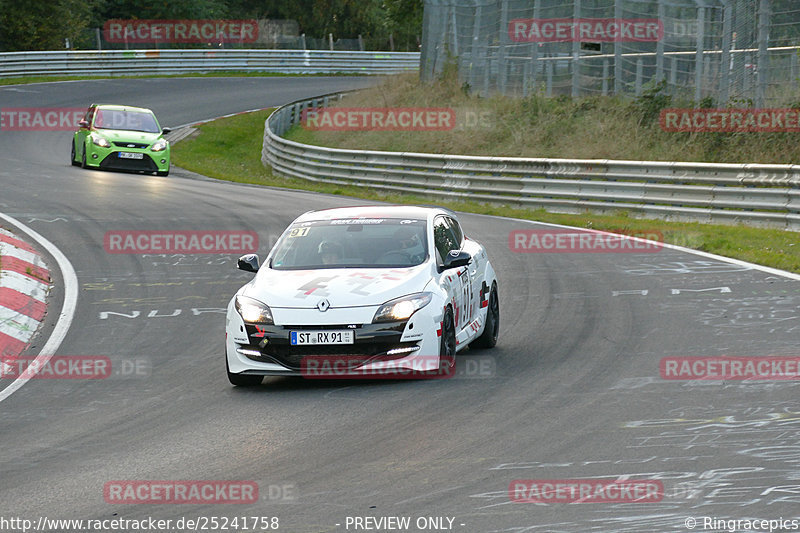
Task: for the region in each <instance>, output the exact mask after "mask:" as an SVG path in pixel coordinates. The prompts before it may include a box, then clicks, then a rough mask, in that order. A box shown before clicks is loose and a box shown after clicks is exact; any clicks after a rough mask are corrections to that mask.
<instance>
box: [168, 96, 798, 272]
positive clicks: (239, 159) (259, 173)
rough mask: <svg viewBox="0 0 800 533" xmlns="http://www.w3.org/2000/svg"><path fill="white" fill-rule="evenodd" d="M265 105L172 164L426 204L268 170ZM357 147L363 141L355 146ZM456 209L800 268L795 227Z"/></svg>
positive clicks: (214, 128) (471, 205)
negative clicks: (656, 239)
mask: <svg viewBox="0 0 800 533" xmlns="http://www.w3.org/2000/svg"><path fill="white" fill-rule="evenodd" d="M270 112H271V110H265V111H256V112H253V113H246V114H242V115H236V116H233V117H230V118H224V119H219V120H215V121H213V122H209V123H207V124H204V125H202V126H200V127H199V128H198V130H199V131H198V133H197V135H195V136H193V137H191V138H188V139H185V140H183V141H181V142H179V143H177V144H176V145H175V146H173V147H172V162H173V163H174V164H175V165H178V166H180V167H183V168H186V169H188V170H191V171H193V172H197V173H199V174H203V175H205V176H209V177H211V178H216V179H221V180H227V181H235V182H239V183H254V184H259V185H269V186H276V187H286V188H292V189H301V190H307V191H315V192H322V193H329V194H340V195H346V196H352V197H357V198H364V199H369V200H378V201H384V202H391V203H398V204H430V203H431V199H430V198H429V197H422V196H415V195H406V194H383V193H380V192H376V191H374V190H372V189H368V188H360V187H352V186H342V185H331V184H317V183H312V182H307V181H304V180H300V179H294V178H282V177H279V176H275V175H273V174H272V172H271V171H270V169H267V168H264V166H263V165H262V164H261V142H262V137H263V134H264V120H265V119H266V118H267V116H268V115H269V113H270ZM361 148H363V146H362V147H361ZM436 203H437V204H439V205H443V206H446V207H449V208H451V209H454V210H457V211H466V212H471V213H482V214H488V215H500V216H505V217H514V218H521V219H527V220H535V221H540V222H550V223H556V224H565V225H568V226H576V227H581V228H593V229H598V230H612V231H613V230H617V231H628V232H634V233H638V232H653V231H657V232H660V233H661V234H662V235H663V236H664V242H667V243H671V244H678V245H680V246H685V247H687V248H693V249H696V250H702V251H705V252H710V253H714V254H719V255H723V256H726V257H733V258H736V259H741V260H744V261H750V262H752V263H757V264H761V265H765V266H770V267H774V268H779V269H782V270H788V271H790V272H797V273H800V238H798V234H797V233H796V232H791V231H784V230H778V229H762V228H752V227H747V226H724V225H711V224H700V223H688V222H687V223H684V222H665V221H663V220H650V219H639V218H633V217H630V216H628V215H627V214H626V213H620V214H617V215H596V214H592V213H588V212H587V213H584V214H580V215H568V214H558V213H548V212H546V211H544V210H535V211H534V210H525V209H516V208H511V207H505V206H491V205H485V204H479V203H476V202H448V201H437V202H436Z"/></svg>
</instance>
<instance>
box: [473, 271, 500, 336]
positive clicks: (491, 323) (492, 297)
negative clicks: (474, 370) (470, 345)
mask: <svg viewBox="0 0 800 533" xmlns="http://www.w3.org/2000/svg"><path fill="white" fill-rule="evenodd" d="M499 331H500V299H499V298H498V297H497V283H492V292H491V293H490V294H489V307H488V310H487V312H486V326H484V328H483V333H481V336H480V337H478V338H477V339H475V346H476V347H478V348H492V347H494V345H495V344H497V333H498V332H499Z"/></svg>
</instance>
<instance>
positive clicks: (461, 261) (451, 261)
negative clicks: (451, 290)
mask: <svg viewBox="0 0 800 533" xmlns="http://www.w3.org/2000/svg"><path fill="white" fill-rule="evenodd" d="M471 261H472V256H471V255H469V254H468V253H467V252H462V251H460V250H450V252H449V253H448V254H447V256H445V258H444V268H443V270H449V269H451V268H458V267H462V266H467V265H468V264H470V262H471Z"/></svg>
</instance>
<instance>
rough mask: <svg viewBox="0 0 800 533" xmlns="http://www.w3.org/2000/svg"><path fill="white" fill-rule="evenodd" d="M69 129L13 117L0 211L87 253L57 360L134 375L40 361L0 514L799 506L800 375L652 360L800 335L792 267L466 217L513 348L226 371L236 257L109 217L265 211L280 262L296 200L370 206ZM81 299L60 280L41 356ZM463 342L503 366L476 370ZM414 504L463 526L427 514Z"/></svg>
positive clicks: (13, 438) (314, 524)
mask: <svg viewBox="0 0 800 533" xmlns="http://www.w3.org/2000/svg"><path fill="white" fill-rule="evenodd" d="M368 83H370V81H369V80H364V79H361V78H356V77H343V78H317V77H309V78H242V79H237V78H218V79H215V78H195V79H152V80H146V79H137V80H105V81H87V82H70V83H55V84H36V85H24V86H13V87H0V107H86V106H87V105H88V104H89V103H91V102H119V103H123V102H124V103H130V104H132V105H141V106H145V107H150V108H152V109H153V110H154V111H155V112H156V114H157V116H158V117H159V120H160V121H161V122H162V125H165V126H173V125H179V124H186V123H190V122H194V121H199V120H204V119H208V118H211V117H215V116H219V115H224V114H227V113H233V112H237V111H242V110H247V109H253V108H261V107H267V106H274V105H278V104H281V103H285V102H288V101H291V100H294V99H297V98H301V97H304V96H310V95H315V94H323V93H328V92H332V91H336V90H340V89H346V88H356V87H361V86H364V85H366V84H368ZM69 138H70V133H68V132H10V131H5V132H0V212H3V213H5V214H7V215H9V216H12V217H14V218H15V219H17V220H18V221H20V222H22V223H24V224H26V225H28V226H29V227H30V228H32V229H34V230H35V231H36V232H38V233H40V234H41V235H42V236H44V237H45V238H47V239H48V240H49V241H50V242H52V243H53V244H54V245H56V246H57V247H58V248H59V249H60V250H61V251H62V252H63V253H64V254H65V255H66V256H67V258H68V259H69V261H70V262H71V263H72V265H73V267H74V269H75V272H76V273H77V278H78V283H79V291H78V292H79V298H78V302H77V312H76V314H75V318H74V320H73V322H72V325H71V328H70V330H69V333H68V334H67V336H66V338H65V340H64V341H63V343H62V344H61V346H60V348H59V350H58V352H57V354H58V355H63V356H81V355H105V356H108V357H109V358H110V359H111V361H112V362H113V364H114V365H115V368H118V369H124V368H128V370H130V368H131V367H132V366H133V367H135V368H136V369H137V371H135V372H127V373H126V372H122V373H121V374H113V375H112V376H110V377H108V378H107V379H101V380H53V379H34V380H31V381H30V382H28V383H27V384H25V385H24V386H23V387H22V388H20V389H19V390H17V391H16V392H15V393H13V394H12V395H11V396H10V397H8V398H6V399H5V400H4V401H2V402H1V403H0V480H2V482H1V483H0V517H4V518H7V519H8V518H12V517H19V518H24V519H29V520H32V521H34V523H35V522H36V521H37V520H38V519H39V517H47V518H48V519H66V518H75V519H111V518H126V519H142V518H147V517H154V518H156V519H171V520H173V524H174V523H175V522H174V521H175V520H177V519H180V518H181V517H189V518H198V517H209V518H210V517H234V516H247V517H254V516H263V517H278V518H279V531H288V532H298V533H306V532H323V531H325V532H328V531H357V530H360V531H365V530H367V529H365V528H366V526H367V525H370V526H375V527H373V528H372V530H373V531H398V530H399V529H396V528H395V529H392V528H390V527H389V525H388V523H383V526H384V527H380V528H378V527H377V526H376V524H377V522H364V521H362V522H360V523H361V524H362V526H363V527H361V528H360V529H356V524H357V522H356V521H355V520H354V518H355V517H375V518H376V519H377V518H380V517H410V523H411V526H410V528H409V529H402V530H401V531H406V530H408V531H434V530H452V531H459V532H465V533H466V532H495V531H509V532H512V531H513V532H522V531H526V532H527V531H532V532H538V531H542V532H561V531H564V532H566V531H569V532H587V531H598V532H623V531H625V532H628V531H664V532H666V531H670V532H671V531H675V532H686V531H690V529H688V528H687V523H686V520H687V519H688V518H690V517H692V518H695V519H696V520H697V521H698V522H697V525H696V527H695V528H694V530H695V531H723V530H726V527H725V526H723V527H717V528H716V529H712V528H711V527H704V522H703V520H704V518H703V517H709V518H715V519H718V520H731V519H747V518H758V519H768V520H769V519H772V520H778V519H780V518H783V519H784V520H786V519H790V518H797V517H798V514H799V510H800V400H798V398H800V381H798V380H797V379H795V380H767V381H740V380H729V381H697V380H695V381H687V380H684V381H675V380H664V379H661V377H660V374H659V362H660V361H661V359H662V358H664V357H679V356H721V355H729V356H798V355H800V352H799V351H798V340H800V281H798V280H797V279H791V278H788V277H782V276H779V275H775V274H774V273H770V272H765V271H761V270H757V269H753V268H751V267H750V266H747V265H741V264H734V263H729V262H723V261H720V260H717V259H715V258H709V257H704V256H701V255H696V254H690V253H687V252H684V251H680V250H672V249H664V250H661V251H659V252H657V253H572V254H547V253H534V254H525V253H515V252H513V251H511V250H510V249H509V241H508V236H509V233H510V232H511V231H513V230H516V229H531V228H535V227H536V226H535V225H532V224H528V223H525V222H521V221H514V220H504V219H499V218H492V217H485V216H477V215H468V214H463V215H462V216H461V219H462V222H463V224H464V227H465V230H466V232H467V234H468V235H471V236H472V237H473V238H475V239H477V240H479V241H481V242H482V243H483V244H485V245H486V247H487V248H488V250H489V253H490V257H491V260H492V261H493V263H494V265H495V268H496V270H497V271H498V276H499V281H500V303H501V331H500V340H499V342H498V345H497V347H496V348H495V349H494V350H491V351H479V350H473V351H470V352H466V353H464V355H463V357H462V358H461V362H460V363H459V365H460V367H459V369H460V371H462V373H461V374H460V375H458V376H457V377H456V378H453V379H445V380H425V381H408V380H399V381H364V382H358V381H346V382H334V381H324V382H323V381H315V380H298V379H285V378H267V379H265V380H264V384H263V385H262V386H261V387H258V388H256V389H250V390H245V389H237V388H234V387H232V386H231V385H230V384H229V383H228V380H227V378H226V376H225V366H224V359H223V340H224V335H225V334H224V314H223V313H222V308H224V307H225V305H226V304H227V301H228V300H229V298H230V296H231V295H232V294H233V293H234V292H235V290H236V289H237V288H238V287H239V286H240V285H242V284H243V283H244V282H246V281H247V280H248V279H249V276H250V275H249V274H247V273H244V272H241V271H238V270H236V269H235V259H236V256H235V255H132V254H109V253H106V251H105V250H104V247H103V236H104V234H105V232H106V231H109V230H164V229H170V230H196V229H204V230H237V231H240V230H246V231H256V232H257V233H258V235H259V241H260V243H261V245H260V250H259V253H260V254H261V255H262V257H263V256H264V254H265V253H266V252H267V250H268V247H269V246H270V245H271V244H272V243H273V242H274V240H275V239H276V237H277V235H279V234H280V232H281V231H282V230H283V229H284V228H285V226H286V225H287V224H288V223H289V222H290V221H291V220H292V219H293V218H294V217H295V216H297V215H298V214H300V213H302V212H304V211H306V210H310V209H319V208H326V207H333V206H344V205H361V204H364V203H365V202H364V201H362V200H354V199H350V198H344V197H335V196H325V195H318V194H311V193H307V192H297V191H284V190H276V189H268V188H258V187H252V186H245V185H237V184H231V183H224V182H217V181H213V180H208V179H202V178H199V177H197V176H191V175H189V173H188V172H186V171H182V170H181V169H177V168H173V172H172V174H171V175H170V176H169V177H168V178H158V177H153V176H143V175H134V174H125V173H110V172H101V171H88V170H83V169H80V168H77V167H72V166H70V165H69V162H68V158H69V155H68V153H69V152H68V150H69ZM49 264H50V268H51V270H53V271H54V273H55V275H56V281H59V283H60V280H59V273H58V268H57V266H56V263H55V262H54V261H53V260H52V259H50V260H49ZM62 298H63V290H62V288H59V287H57V288H56V290H54V291H53V293H52V297H51V301H50V302H49V307H48V309H49V311H48V318H49V320H48V323H47V324H46V325H45V327H44V331H43V333H41V334H40V335H39V336H38V338H37V339H36V341H35V342H34V346H33V347H32V348H31V350H30V353H31V354H34V355H35V354H36V353H38V350H39V349H40V348H41V347H42V345H43V344H44V342H45V341H46V338H47V335H48V332H49V331H51V330H52V328H53V323H54V318H55V315H57V314H58V310H59V309H60V308H61V303H62V302H61V299H62ZM468 361H473V362H475V361H478V362H480V361H483V362H487V361H488V363H489V364H488V366H486V367H485V368H489V370H488V371H483V372H477V373H474V374H471V373H470V372H469V369H467V368H466V366H467V364H466V363H467V362H468ZM126 365H127V366H126ZM123 374H125V375H123ZM7 385H8V380H2V382H0V387H5V386H7ZM517 479H527V480H556V479H567V480H576V479H623V480H624V479H638V480H660V481H661V482H662V483H663V486H664V490H665V493H666V494H665V495H664V497H663V499H662V501H661V502H650V503H641V502H638V503H620V502H611V503H599V502H593V503H566V502H563V501H550V502H549V503H518V502H513V501H511V498H510V494H509V484H510V483H511V482H512V481H513V480H517ZM115 480H248V481H255V482H256V483H257V484H258V487H259V501H257V502H256V503H249V504H238V505H231V504H203V505H195V504H182V505H174V504H110V503H107V502H106V501H105V499H104V493H103V489H104V486H105V484H106V483H107V482H110V481H115ZM348 517H349V518H348ZM421 517H422V518H428V517H443V518H444V520H442V521H441V523H440V522H436V521H424V522H420V523H419V524H421V526H420V527H418V526H417V520H418V519H419V518H421ZM447 518H450V519H452V520H453V521H452V525H450V522H449V521H448V520H447ZM706 524H707V522H706ZM250 525H251V526H252V524H250ZM784 525H785V524H784ZM209 527H210V526H209ZM448 528H451V529H448ZM794 529H797V530H800V522H798V524H797V527H796V528H794ZM65 530H66V529H65ZM170 530H171V531H173V530H174V531H177V530H178V529H177V528H175V527H172V528H170ZM209 530H211V531H223V529H221V528H217V529H213V528H212V529H209ZM229 530H232V529H229ZM235 530H237V531H244V530H245V529H244V528H242V527H241V524H240V525H239V527H238V528H237V529H235ZM744 530H745V529H744V527H740V528H739V529H736V531H744ZM756 530H758V531H767V530H768V529H760V530H759V529H756ZM775 530H776V531H777V530H778V529H775ZM782 530H783V531H791V530H793V529H792V528H790V527H787V528H784V529H782Z"/></svg>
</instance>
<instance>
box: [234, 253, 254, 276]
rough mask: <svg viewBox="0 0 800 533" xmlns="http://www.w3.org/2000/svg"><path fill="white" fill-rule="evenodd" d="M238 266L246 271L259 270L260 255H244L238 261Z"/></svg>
mask: <svg viewBox="0 0 800 533" xmlns="http://www.w3.org/2000/svg"><path fill="white" fill-rule="evenodd" d="M236 268H238V269H239V270H244V271H245V272H258V269H259V265H258V256H257V255H256V254H247V255H243V256H242V257H240V258H239V260H238V261H237V262H236Z"/></svg>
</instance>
